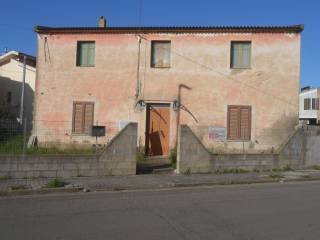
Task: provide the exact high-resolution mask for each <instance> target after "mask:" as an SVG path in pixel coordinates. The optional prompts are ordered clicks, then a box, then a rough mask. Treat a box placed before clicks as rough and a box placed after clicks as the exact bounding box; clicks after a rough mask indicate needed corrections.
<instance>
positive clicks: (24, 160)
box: [0, 123, 138, 178]
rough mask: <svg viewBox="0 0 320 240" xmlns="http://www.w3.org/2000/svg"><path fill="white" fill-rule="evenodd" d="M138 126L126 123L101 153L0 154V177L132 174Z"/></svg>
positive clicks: (134, 171) (134, 165)
mask: <svg viewBox="0 0 320 240" xmlns="http://www.w3.org/2000/svg"><path fill="white" fill-rule="evenodd" d="M137 129H138V125H137V123H129V124H128V125H127V126H126V127H125V128H123V129H122V131H121V132H119V133H118V135H116V136H115V137H114V138H113V139H112V141H111V142H110V143H109V144H108V145H107V147H106V148H105V149H104V151H103V153H102V154H101V155H63V156H62V155H50V156H49V155H25V156H0V177H10V178H33V177H77V176H106V175H134V174H135V173H136V146H137Z"/></svg>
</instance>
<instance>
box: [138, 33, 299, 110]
mask: <svg viewBox="0 0 320 240" xmlns="http://www.w3.org/2000/svg"><path fill="white" fill-rule="evenodd" d="M143 39H145V40H146V41H149V42H151V40H149V39H146V38H143ZM160 48H163V47H160ZM163 49H164V48H163ZM171 52H172V53H174V54H175V55H177V56H179V57H181V58H184V59H185V60H187V61H189V62H192V63H194V64H196V65H199V66H201V67H204V68H206V69H208V70H210V71H212V72H214V73H216V74H219V75H221V76H223V77H225V78H227V79H229V80H232V81H237V82H239V83H240V84H241V85H244V86H246V87H248V88H251V89H254V90H256V91H258V92H260V93H263V94H265V95H267V96H270V97H273V98H275V99H277V100H279V101H282V102H284V103H286V104H289V105H292V106H294V107H296V106H298V104H294V103H291V102H289V101H287V100H285V99H282V98H281V97H279V96H277V95H274V94H270V93H269V92H266V91H263V90H261V89H258V88H256V87H254V86H251V85H250V84H246V83H244V82H243V81H241V80H238V79H236V78H233V77H231V76H229V75H227V74H225V73H222V72H219V71H217V70H215V69H214V68H213V67H211V66H208V65H206V64H203V63H201V62H198V61H196V60H194V59H192V58H191V57H188V56H185V55H182V54H181V53H178V52H176V51H174V50H172V49H171Z"/></svg>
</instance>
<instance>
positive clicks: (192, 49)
mask: <svg viewBox="0 0 320 240" xmlns="http://www.w3.org/2000/svg"><path fill="white" fill-rule="evenodd" d="M302 30H303V26H301V25H295V26H269V27H247V26H243V27H241V26H240V27H233V26H230V27H228V26H226V27H210V26H209V27H109V26H107V25H106V21H105V19H104V18H103V17H101V18H100V19H99V26H98V27H44V26H36V27H35V31H36V32H37V34H38V54H37V82H36V97H35V100H36V102H35V116H34V117H35V128H34V134H35V135H37V136H38V139H39V142H40V143H41V142H45V143H52V144H53V143H54V144H58V143H59V144H63V145H66V144H73V143H82V144H90V143H92V142H94V138H92V137H90V129H91V125H95V124H98V125H104V126H106V132H107V137H106V138H103V139H101V141H102V142H106V141H107V139H110V138H112V136H114V135H115V134H116V133H117V132H118V131H119V129H121V128H122V127H123V126H124V125H125V124H126V123H127V122H130V121H134V122H138V126H139V133H138V135H139V144H140V145H142V146H145V151H146V154H147V155H167V154H169V151H170V149H172V148H174V146H175V145H176V139H177V132H178V126H179V125H180V124H188V125H189V126H190V127H191V128H192V129H193V130H194V132H195V133H196V134H197V136H198V137H199V138H200V139H201V141H202V142H203V143H204V144H205V145H206V146H207V147H209V148H211V149H212V150H213V151H223V152H230V151H237V150H240V151H241V150H243V149H244V148H246V150H247V151H252V152H256V151H268V150H272V149H274V148H277V147H278V146H280V144H281V143H282V142H283V141H285V140H286V138H287V137H288V136H289V135H290V134H291V133H292V131H294V126H295V125H296V124H297V123H298V112H299V78H300V72H299V69H300V33H301V32H302ZM124 147H125V146H124Z"/></svg>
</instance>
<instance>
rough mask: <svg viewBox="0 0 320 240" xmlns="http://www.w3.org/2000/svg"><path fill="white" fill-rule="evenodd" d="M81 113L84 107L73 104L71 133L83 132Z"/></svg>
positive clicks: (79, 104)
mask: <svg viewBox="0 0 320 240" xmlns="http://www.w3.org/2000/svg"><path fill="white" fill-rule="evenodd" d="M83 112H84V105H83V104H82V103H75V104H74V105H73V128H72V132H73V133H82V131H83V130H82V129H83V127H82V126H83Z"/></svg>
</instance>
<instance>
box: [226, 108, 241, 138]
mask: <svg viewBox="0 0 320 240" xmlns="http://www.w3.org/2000/svg"><path fill="white" fill-rule="evenodd" d="M238 137H239V109H238V107H229V109H228V139H237V138H238Z"/></svg>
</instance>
